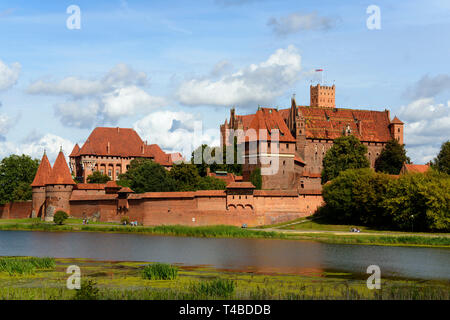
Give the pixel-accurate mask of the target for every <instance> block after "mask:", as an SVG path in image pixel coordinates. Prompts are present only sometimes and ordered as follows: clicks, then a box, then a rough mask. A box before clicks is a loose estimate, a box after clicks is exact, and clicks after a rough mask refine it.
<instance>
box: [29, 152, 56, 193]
mask: <svg viewBox="0 0 450 320" xmlns="http://www.w3.org/2000/svg"><path fill="white" fill-rule="evenodd" d="M51 173H52V166H51V165H50V162H49V161H48V158H47V155H46V154H45V153H44V155H43V156H42V160H41V163H40V164H39V168H38V169H37V172H36V175H35V176H34V180H33V182H32V183H31V186H32V187H44V186H45V185H46V184H47V181H48V178H49V177H50V174H51Z"/></svg>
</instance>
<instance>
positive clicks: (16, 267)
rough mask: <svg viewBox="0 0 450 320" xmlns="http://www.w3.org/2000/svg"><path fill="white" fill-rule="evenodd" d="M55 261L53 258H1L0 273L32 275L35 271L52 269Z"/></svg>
mask: <svg viewBox="0 0 450 320" xmlns="http://www.w3.org/2000/svg"><path fill="white" fill-rule="evenodd" d="M54 267H55V260H54V259H53V258H35V257H30V258H27V257H25V258H23V257H20V258H1V259H0V272H7V273H8V274H9V275H14V274H34V273H35V272H36V269H53V268H54Z"/></svg>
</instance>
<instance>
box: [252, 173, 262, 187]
mask: <svg viewBox="0 0 450 320" xmlns="http://www.w3.org/2000/svg"><path fill="white" fill-rule="evenodd" d="M250 181H251V183H253V185H254V186H255V188H256V190H261V188H262V176H261V168H256V169H254V170H253V171H252V173H251V174H250Z"/></svg>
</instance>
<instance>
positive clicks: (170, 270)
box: [142, 263, 178, 280]
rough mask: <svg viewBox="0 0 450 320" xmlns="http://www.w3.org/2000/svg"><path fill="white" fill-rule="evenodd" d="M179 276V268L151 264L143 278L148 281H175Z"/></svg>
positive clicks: (164, 264) (144, 271) (145, 269)
mask: <svg viewBox="0 0 450 320" xmlns="http://www.w3.org/2000/svg"><path fill="white" fill-rule="evenodd" d="M177 276H178V267H176V266H172V265H170V264H166V263H155V264H149V265H147V266H145V267H144V270H143V272H142V277H143V278H144V279H148V280H174V279H176V278H177Z"/></svg>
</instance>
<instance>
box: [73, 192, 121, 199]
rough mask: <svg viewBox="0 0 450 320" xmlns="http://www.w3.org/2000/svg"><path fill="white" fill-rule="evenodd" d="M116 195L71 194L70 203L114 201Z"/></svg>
mask: <svg viewBox="0 0 450 320" xmlns="http://www.w3.org/2000/svg"><path fill="white" fill-rule="evenodd" d="M115 199H117V194H116V193H114V194H83V195H81V194H73V193H72V196H71V197H70V199H69V200H70V201H90V200H115Z"/></svg>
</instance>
